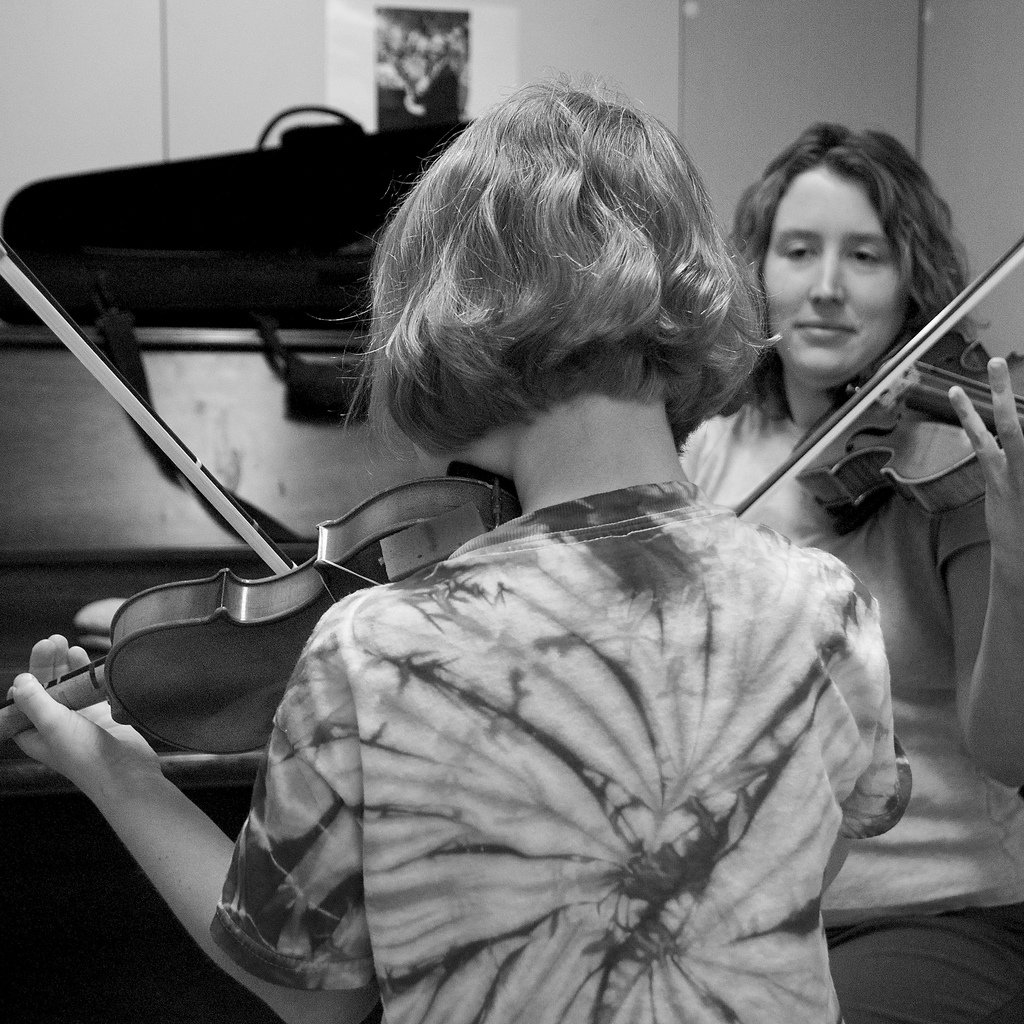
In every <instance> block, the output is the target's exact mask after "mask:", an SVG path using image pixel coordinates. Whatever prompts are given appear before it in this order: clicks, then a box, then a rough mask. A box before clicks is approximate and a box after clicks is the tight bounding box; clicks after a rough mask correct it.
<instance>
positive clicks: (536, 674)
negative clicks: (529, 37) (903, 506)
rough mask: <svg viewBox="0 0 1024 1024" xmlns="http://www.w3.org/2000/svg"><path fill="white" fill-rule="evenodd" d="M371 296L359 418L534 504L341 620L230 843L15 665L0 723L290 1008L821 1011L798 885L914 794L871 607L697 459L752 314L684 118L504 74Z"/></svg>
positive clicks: (470, 1014) (221, 958) (840, 575)
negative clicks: (684, 133) (506, 94)
mask: <svg viewBox="0 0 1024 1024" xmlns="http://www.w3.org/2000/svg"><path fill="white" fill-rule="evenodd" d="M373 296H374V311H375V319H374V329H373V338H372V349H371V351H372V372H371V380H372V384H371V388H372V390H371V399H370V409H371V418H372V419H373V420H374V422H376V423H378V424H385V425H386V424H390V425H391V428H392V429H397V430H399V431H401V432H402V433H403V434H404V435H405V436H406V437H407V438H408V439H410V440H411V441H412V442H413V443H414V444H415V445H417V446H418V447H419V448H420V449H422V450H423V451H424V452H426V453H428V454H430V455H432V456H434V455H442V456H443V457H444V458H445V459H450V458H452V457H455V458H458V459H460V460H462V461H466V462H471V463H474V464H476V465H478V466H481V467H483V468H485V469H487V470H489V471H491V472H494V473H498V474H501V475H504V476H507V477H510V478H512V479H513V480H514V483H515V486H516V488H517V490H518V493H519V497H520V500H521V503H522V507H523V513H524V514H523V515H522V516H521V517H520V518H517V519H514V520H512V521H511V522H508V523H505V524H502V525H501V526H499V527H498V528H497V529H495V530H493V531H492V532H490V533H487V534H484V535H482V536H480V537H478V538H477V539H475V540H472V541H470V542H469V543H467V544H465V545H464V546H463V547H462V548H460V549H459V550H457V551H456V552H455V553H454V554H453V555H452V556H451V557H449V558H448V559H446V560H445V561H443V562H440V563H438V564H437V565H436V566H434V567H432V568H430V569H428V570H426V571H421V572H419V573H417V574H414V575H412V576H410V577H409V578H408V579H406V580H403V581H402V582H400V583H392V584H388V585H385V586H381V587H376V588H371V589H367V590H364V591H361V592H360V593H359V594H357V595H352V596H350V597H348V598H345V599H343V600H342V601H340V602H338V603H337V604H336V605H334V606H333V607H332V608H331V609H330V610H329V611H328V612H327V613H326V615H325V616H324V617H323V618H322V619H321V621H320V622H319V624H318V625H317V627H316V629H315V631H314V633H313V636H312V638H311V639H310V641H309V643H308V644H307V646H306V648H305V650H304V651H303V653H302V655H301V657H300V660H299V663H298V665H297V667H296V669H295V671H294V673H293V675H292V678H291V681H290V683H289V685H288V688H287V690H286V692H285V695H284V698H283V701H282V703H281V705H280V707H279V708H278V711H277V715H276V719H275V727H274V731H273V734H272V736H271V738H270V741H269V747H268V750H267V758H266V763H265V767H264V770H263V772H262V774H261V776H260V778H259V779H258V781H257V785H256V787H255V791H254V797H253V806H252V810H251V814H250V816H249V819H248V821H247V823H246V824H245V826H244V828H243V830H242V832H241V834H240V836H239V837H238V840H237V843H234V844H233V843H232V842H231V841H230V840H229V839H228V838H227V837H225V836H224V835H222V834H220V833H219V832H218V831H217V830H216V829H215V828H214V827H213V826H212V825H210V823H209V822H207V821H206V820H205V819H203V818H202V816H201V815H199V813H198V812H197V810H196V809H195V808H194V807H193V806H192V805H191V804H190V803H189V802H188V801H187V800H186V799H185V798H184V797H183V796H182V795H181V794H180V793H178V792H177V791H176V790H175V789H174V788H173V787H172V786H170V785H169V784H168V783H167V782H166V781H165V780H164V779H163V778H162V777H161V776H160V774H159V771H158V769H157V765H156V762H155V760H154V758H153V755H152V753H151V751H150V750H149V749H148V747H146V745H145V744H144V743H143V742H142V741H141V738H140V737H139V735H138V734H136V733H132V732H131V731H130V730H127V729H125V728H123V727H122V728H111V727H110V723H109V722H107V723H105V724H106V726H107V728H106V729H105V730H104V729H99V728H96V727H95V726H94V725H93V724H92V723H91V722H89V721H87V720H86V719H85V717H83V716H82V715H78V714H75V713H72V712H70V711H67V710H65V709H63V708H62V707H60V706H58V705H56V704H54V703H53V702H52V701H51V700H50V698H49V695H48V694H47V693H46V691H45V690H43V689H41V688H40V686H39V684H38V682H37V681H36V679H35V678H34V677H33V676H31V675H27V674H26V675H22V676H19V677H18V679H17V681H16V683H15V688H14V690H15V698H16V700H17V703H18V705H19V706H20V707H21V708H22V710H23V711H25V713H26V714H27V715H28V716H29V717H30V718H31V719H32V720H33V722H34V723H35V725H36V727H37V731H35V732H29V733H26V734H22V735H21V736H19V738H18V742H19V743H20V744H21V745H22V747H23V749H24V750H26V751H27V752H28V753H29V754H31V755H32V756H35V757H37V758H39V759H41V760H43V761H45V762H46V763H48V764H50V765H52V766H54V767H55V768H57V770H59V771H61V772H63V773H64V774H66V775H67V776H68V777H69V778H71V779H72V780H73V781H74V782H75V783H77V784H78V785H79V787H80V788H82V789H83V790H84V792H85V793H87V794H88V795H89V796H90V797H91V798H92V799H93V800H94V801H95V802H96V804H97V805H98V806H99V808H100V809H101V810H102V812H103V813H104V815H105V816H106V817H107V818H108V820H109V821H110V823H111V824H112V825H113V827H114V828H115V829H116V830H117V832H118V834H119V835H120V836H121V837H122V838H123V840H124V842H125V843H126V844H127V846H128V847H129V849H131V851H132V852H133V853H134V855H135V856H136V857H137V858H138V860H139V862H140V863H141V864H142V866H143V868H144V869H145V870H146V872H147V873H148V874H149V875H150V877H151V878H152V879H153V880H154V881H155V883H156V884H157V886H158V887H159V888H160V891H161V892H163V893H164V895H165V897H166V898H167V899H168V901H169V902H170V904H171V906H172V907H173V908H174V909H175V910H176V911H177V912H178V914H179V916H180V917H181V918H182V920H183V921H185V923H186V924H187V925H188V927H189V929H190V931H191V932H192V934H193V935H194V936H195V937H196V939H197V941H199V942H200V943H201V944H202V945H203V947H204V949H206V950H207V951H208V952H209V953H210V955H211V956H212V957H214V959H215V960H216V961H217V962H218V963H219V964H221V965H223V966H224V967H225V969H227V970H230V971H232V972H234V973H235V975H236V976H238V977H240V978H241V979H242V980H243V981H244V983H245V984H247V985H249V986H250V987H251V988H253V990H254V991H256V992H257V993H258V994H260V995H262V996H263V998H265V999H266V1000H267V1002H268V1003H270V1005H271V1006H273V1007H275V1008H276V1009H277V1010H278V1012H279V1013H281V1014H282V1016H285V1017H287V1018H288V1019H303V1020H312V1019H321V1018H323V1019H327V1018H330V1019H332V1020H352V1021H356V1020H360V1019H361V1018H362V1017H363V1015H364V1014H365V1013H366V1012H367V1011H368V1008H369V1006H370V1004H371V1003H372V1002H373V1001H374V1000H375V999H376V997H377V992H378V990H379V992H380V994H381V996H382V998H383V1003H384V1010H385V1016H386V1019H387V1020H388V1021H389V1022H391V1024H404V1022H420V1021H424V1022H425V1021H430V1022H435V1021H436V1022H445V1024H462V1022H466V1024H468V1022H481V1024H482V1022H492V1024H494V1022H502V1021H508V1022H511V1021H519V1022H525V1021H530V1022H536V1024H546V1022H550V1024H555V1022H558V1024H573V1022H579V1024H584V1022H592V1021H596V1020H602V1021H607V1022H609V1024H612V1022H623V1024H624V1022H627V1021H628V1022H630V1024H653V1022H654V1021H664V1020H669V1019H671V1020H680V1021H682V1020H685V1021H688V1022H692V1024H710V1022H715V1024H724V1022H726V1021H736V1020H747V1021H755V1020H756V1021H759V1022H762V1021H763V1022H779V1024H782V1022H785V1024H804V1022H806V1024H821V1022H823V1021H832V1022H834V1021H837V1020H838V1010H837V1007H836V1002H835V995H834V992H833V990H832V984H831V980H830V978H829V975H828V964H827V955H826V950H825V945H824V940H823V936H822V932H821V924H820V914H819V907H820V900H821V890H822V886H823V879H827V878H828V877H830V875H831V873H833V872H834V869H835V860H834V859H833V863H832V864H831V865H830V863H829V861H830V857H831V856H832V852H833V848H834V847H837V840H838V838H839V836H840V835H841V836H843V837H860V836H865V835H875V834H877V833H879V832H882V831H885V830H886V829H887V828H889V827H891V826H892V824H893V823H894V821H896V820H897V819H898V817H899V814H900V813H901V810H902V804H903V803H904V802H905V790H906V783H905V775H904V773H903V771H902V770H901V766H900V764H899V762H898V758H897V756H896V752H895V744H894V737H893V732H892V719H891V709H890V700H889V693H888V673H887V667H886V664H885V659H884V653H883V645H882V639H881V632H880V628H879V625H878V620H877V612H876V608H875V605H874V604H873V603H872V602H871V600H870V599H869V598H866V596H865V595H864V593H863V592H862V590H861V588H860V586H859V584H858V583H857V581H856V580H855V578H854V577H853V576H852V574H851V573H850V572H849V571H848V570H847V569H846V568H845V567H844V566H843V565H842V564H841V563H840V562H839V561H838V560H837V559H835V558H833V557H832V556H830V555H827V554H824V553H822V552H818V551H809V550H805V549H801V548H800V547H798V546H796V545H793V544H791V543H789V542H788V541H786V540H785V539H784V538H782V537H780V536H778V535H777V534H774V533H771V532H769V531H763V530H760V529H757V528H755V527H753V526H750V525H748V524H744V523H741V522H739V521H738V520H737V519H736V517H735V516H733V515H732V514H731V513H729V512H727V511H726V510H722V509H710V508H708V507H707V506H706V505H705V504H703V503H702V502H701V501H699V500H698V495H697V492H696V489H695V488H694V487H693V486H692V485H691V484H690V483H689V482H687V481H686V480H685V479H684V477H683V474H682V470H681V467H680V465H679V459H678V447H679V445H680V444H681V443H682V442H683V441H684V440H685V438H686V436H687V435H688V434H689V433H690V431H691V430H692V429H693V428H694V426H695V425H696V424H697V423H699V422H700V421H701V420H702V419H703V418H705V417H706V416H708V415H710V414H711V413H713V412H715V411H717V410H718V409H719V408H720V407H722V405H723V404H724V403H725V402H726V401H728V400H729V399H730V398H731V397H732V395H733V394H734V393H735V391H736V388H737V387H738V386H739V384H740V383H741V382H742V381H743V379H744V378H745V376H746V374H747V372H748V371H749V369H750V367H751V365H752V363H753V360H754V355H755V352H756V351H757V350H758V348H759V347H760V331H759V325H758V323H757V313H756V309H757V301H758V300H757V292H756V288H755V287H754V285H753V283H752V281H751V280H748V278H747V275H746V273H745V271H744V270H743V269H742V268H741V266H740V265H739V264H738V263H736V262H735V261H734V260H733V258H732V253H731V252H730V250H729V249H728V247H727V245H726V243H725V241H724V239H723V238H722V237H721V235H720V233H719V230H718V228H717V226H716V223H715V220H714V217H713V215H712V213H711V208H710V204H709V202H708V199H707V196H706V194H705V192H704V190H703V187H702V186H701V184H700V182H699V179H698V178H697V177H696V174H695V172H694V170H693V168H692V166H691V164H690V162H689V160H688V158H687V157H686V154H685V153H684V152H683V150H682V148H681V147H680V145H679V143H678V141H677V140H676V139H675V138H674V136H673V135H672V134H671V133H670V132H669V131H668V130H667V129H666V128H664V127H663V126H662V125H661V124H660V123H658V122H657V121H655V120H654V119H653V118H651V117H649V116H648V115H646V114H644V113H642V112H641V111H639V110H638V109H636V108H635V107H633V106H632V105H630V104H628V103H626V102H623V101H620V100H618V99H614V98H611V97H608V96H605V95H604V94H602V93H599V92H597V91H591V90H585V91H584V90H578V89H575V88H572V87H570V86H568V85H565V84H563V83H552V84H545V85H536V86H533V87H528V88H526V89H525V90H522V91H520V92H518V93H516V94H514V95H513V96H512V97H510V98H509V99H508V100H506V101H504V102H503V103H501V104H499V105H498V106H497V107H495V108H494V109H493V110H492V111H491V112H490V113H489V114H487V115H485V116H484V117H482V118H480V119H478V120H477V121H475V122H474V123H473V124H472V125H471V126H470V127H469V128H468V129H467V130H466V131H465V132H464V133H463V134H462V135H460V136H459V138H458V139H457V140H456V141H455V142H454V143H452V145H451V146H450V147H449V148H448V149H446V150H445V151H444V153H443V154H442V155H441V156H440V157H438V159H437V160H436V161H435V162H434V163H433V164H432V166H431V167H430V169H429V170H428V171H427V172H426V174H425V175H424V177H423V178H422V179H421V181H420V182H419V183H418V184H417V186H416V187H415V188H414V189H413V191H412V192H411V193H410V195H409V197H408V198H407V200H406V201H405V202H404V203H403V204H402V206H401V207H400V208H399V210H398V211H397V213H396V214H395V216H394V217H393V219H392V220H391V222H390V224H389V226H388V227H387V228H386V230H385V232H384V234H383V236H382V238H381V239H380V242H379V245H378V248H377V252H376V257H375V265H374V276H373ZM751 623H756V624H757V628H756V629H751V628H750V626H751ZM79 657H80V654H79V652H77V651H76V652H73V653H72V652H69V651H68V649H67V645H66V641H64V640H63V639H61V638H51V639H50V640H47V641H41V642H40V643H39V644H37V645H36V648H35V650H34V652H33V657H32V669H33V671H34V672H35V673H36V675H46V676H50V675H51V674H52V672H53V671H54V669H55V668H56V669H60V668H63V667H64V663H65V662H67V661H68V660H77V659H78V658H79ZM54 662H56V663H57V664H56V665H54V664H53V663H54ZM838 846H839V852H840V853H841V849H842V844H838ZM225 878H226V879H227V880H226V882H225ZM211 918H213V920H214V924H213V927H212V933H211V930H210V929H209V922H210V919H211ZM211 936H212V937H211Z"/></svg>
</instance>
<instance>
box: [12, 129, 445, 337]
mask: <svg viewBox="0 0 1024 1024" xmlns="http://www.w3.org/2000/svg"><path fill="white" fill-rule="evenodd" d="M279 116H280V115H279ZM339 117H340V121H339V122H338V123H332V124H322V125H301V126H299V127H295V128H292V129H290V130H288V131H285V132H283V133H282V135H281V139H280V144H279V145H277V146H274V147H272V148H257V149H255V150H253V151H248V152H237V153H228V154H224V155H220V156H212V157H203V158H198V159H191V160H179V161H173V162H168V163H157V164H147V165H141V166H135V167H123V168H116V169H112V170H104V171H98V172H92V173H86V174H75V175H68V176H65V177H58V178H50V179H45V180H41V181H37V182H34V183H32V184H30V185H28V186H26V187H24V188H22V189H21V190H20V191H19V192H17V193H16V194H15V195H14V196H13V197H12V198H11V199H10V201H9V202H8V204H7V207H6V209H5V210H4V214H3V221H2V228H0V233H2V235H3V237H4V239H5V240H6V241H7V242H8V243H9V245H10V247H11V248H12V249H13V250H14V251H15V252H16V253H17V254H18V255H19V256H20V257H21V258H22V260H23V261H24V262H25V264H26V265H27V266H28V267H29V268H30V269H31V270H32V271H33V272H34V273H35V275H36V276H37V277H38V278H39V279H40V280H41V282H42V283H43V284H44V285H45V287H46V288H47V289H48V290H49V291H50V293H51V294H52V295H53V297H54V298H55V299H56V300H57V302H58V303H60V305H62V306H63V307H64V308H65V310H67V312H68V313H69V314H70V315H71V316H72V318H74V319H75V320H76V321H78V322H79V323H81V324H83V325H87V324H92V323H93V322H94V321H95V320H96V318H97V316H98V315H99V314H100V313H102V312H103V311H106V310H109V309H111V308H116V309H119V310H127V311H130V313H131V314H132V316H133V318H134V322H135V323H136V324H138V325H139V326H172V327H173V326H201V327H218V326H252V323H253V320H252V317H253V314H256V315H258V316H263V317H270V318H273V320H274V321H276V323H277V324H279V325H280V326H282V327H309V326H311V324H314V325H317V326H319V323H318V321H321V320H330V319H332V318H340V320H341V322H344V323H345V324H346V326H348V327H351V325H352V322H353V321H355V322H359V321H360V320H362V319H364V318H365V316H366V312H367V310H366V293H365V282H366V277H367V271H368V268H369V262H370V257H371V255H372V249H373V237H374V235H375V233H376V232H377V231H378V230H379V228H380V227H381V225H382V224H383V223H384V221H385V219H386V216H387V213H388V210H389V209H390V208H391V207H392V205H393V204H394V203H395V202H396V201H397V200H398V199H400V198H401V196H402V195H403V194H404V193H405V191H406V190H407V188H408V187H409V186H410V185H411V183H412V182H413V181H414V180H415V178H416V177H417V175H418V174H419V173H420V171H421V170H422V168H423V166H424V164H425V162H426V161H427V160H429V158H430V157H431V156H432V155H434V154H435V153H436V152H438V151H439V150H440V149H441V148H442V147H443V146H444V144H445V143H446V142H447V141H448V140H449V139H451V138H452V137H453V136H454V134H456V133H457V131H458V130H459V127H460V126H458V125H451V124H448V125H424V126H422V127H416V128H409V129H402V130H398V131H391V132H382V133H377V134H367V133H365V132H364V131H363V129H362V128H361V127H360V126H359V125H358V124H357V123H356V122H354V121H352V120H350V119H348V118H346V117H344V115H339ZM272 123H273V122H272ZM265 135H266V132H264V136H265ZM261 142H262V140H261ZM0 319H2V320H5V321H7V322H8V323H10V324H23V323H34V322H36V321H35V317H34V315H33V314H32V313H31V311H30V310H29V309H28V308H27V307H26V306H25V305H24V304H23V303H22V302H21V300H20V299H19V298H18V297H17V296H16V295H15V294H14V292H13V291H12V290H11V289H10V288H9V286H8V285H7V284H6V283H5V282H3V281H0Z"/></svg>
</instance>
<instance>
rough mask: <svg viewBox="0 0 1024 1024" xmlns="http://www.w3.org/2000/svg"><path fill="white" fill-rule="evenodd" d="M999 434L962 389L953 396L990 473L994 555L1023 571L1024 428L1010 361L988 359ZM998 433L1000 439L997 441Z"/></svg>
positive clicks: (987, 477) (989, 512)
mask: <svg viewBox="0 0 1024 1024" xmlns="http://www.w3.org/2000/svg"><path fill="white" fill-rule="evenodd" d="M988 379H989V384H990V385H991V388H992V408H993V414H994V419H995V425H996V433H995V435H993V434H991V433H990V432H989V430H988V428H987V427H986V426H985V423H984V422H983V420H982V418H981V416H980V415H979V414H978V411H977V410H976V409H975V408H974V406H973V405H972V404H971V401H970V399H969V398H968V397H967V395H966V394H965V393H964V391H963V389H962V388H960V387H952V388H950V390H949V400H950V402H952V404H953V409H954V410H955V411H956V414H957V416H958V417H959V418H960V423H961V425H962V426H963V428H964V430H965V431H966V432H967V436H968V437H969V438H970V441H971V445H972V446H973V447H974V451H975V453H976V454H977V456H978V463H979V465H980V466H981V469H982V472H983V473H984V474H985V521H986V523H987V525H988V532H989V539H990V541H991V544H992V550H993V552H994V555H995V557H997V558H1000V559H1008V560H1009V562H1008V564H1007V567H1009V566H1010V565H1013V566H1016V567H1018V568H1019V570H1020V571H1021V572H1024V431H1022V430H1021V425H1020V420H1019V419H1018V416H1017V407H1016V403H1015V401H1014V395H1013V387H1012V385H1011V382H1010V370H1009V367H1008V366H1007V364H1006V360H1005V359H1002V358H994V359H990V360H989V364H988ZM997 437H998V441H997Z"/></svg>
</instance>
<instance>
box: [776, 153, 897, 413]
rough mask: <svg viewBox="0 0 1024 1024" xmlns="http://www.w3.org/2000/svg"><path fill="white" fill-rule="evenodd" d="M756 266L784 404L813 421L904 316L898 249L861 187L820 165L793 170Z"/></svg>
mask: <svg viewBox="0 0 1024 1024" xmlns="http://www.w3.org/2000/svg"><path fill="white" fill-rule="evenodd" d="M762 276H763V279H764V286H765V291H766V293H767V297H768V316H769V322H770V325H771V329H772V331H773V332H775V333H778V334H779V335H781V340H780V341H779V343H778V353H779V356H780V358H781V360H782V366H783V380H784V384H785V389H786V396H787V399H788V400H789V405H790V410H791V412H792V414H793V418H794V420H796V421H797V422H798V423H801V424H802V425H810V424H811V423H813V422H816V421H817V420H818V419H820V418H821V416H822V415H824V414H825V413H826V412H828V411H829V409H830V407H831V397H830V394H829V392H830V391H831V390H832V389H834V388H837V387H841V386H842V385H843V384H845V383H846V382H847V381H849V380H850V379H851V378H853V377H855V376H857V374H858V373H860V372H861V371H862V370H864V369H865V368H866V367H868V366H870V365H871V364H872V363H873V362H874V361H875V360H876V359H877V358H878V357H879V356H880V355H882V353H884V352H885V351H886V349H887V348H888V347H889V346H890V344H891V343H892V341H893V340H894V339H895V337H896V336H897V335H898V334H899V332H900V329H901V328H902V326H903V322H904V320H905V319H906V312H907V290H906V288H905V287H904V285H903V283H902V282H901V280H900V275H899V271H898V269H897V266H896V254H895V252H894V251H893V248H892V246H891V245H890V243H889V241H888V239H887V238H886V237H885V233H884V231H883V230H882V224H881V222H880V221H879V219H878V214H877V213H876V211H875V208H874V207H873V206H872V205H871V202H870V200H869V199H868V197H867V193H866V192H865V191H864V189H863V187H862V186H861V185H860V184H859V183H857V182H855V181H852V180H849V179H847V178H841V177H839V176H838V175H836V174H834V173H833V172H832V171H830V170H828V169H826V168H824V167H815V168H812V169H811V170H809V171H804V173H803V174H800V175H798V176H797V177H796V178H794V179H793V182H792V183H791V184H790V186H789V189H788V191H787V192H786V194H785V195H784V196H783V197H782V202H781V203H779V208H778V210H777V211H776V214H775V223H774V224H773V225H772V235H771V240H770V242H769V246H768V252H767V254H766V255H765V260H764V267H763V269H762Z"/></svg>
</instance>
